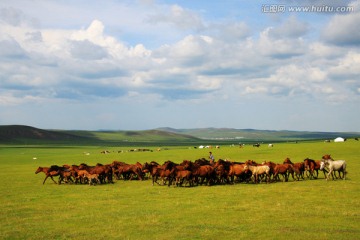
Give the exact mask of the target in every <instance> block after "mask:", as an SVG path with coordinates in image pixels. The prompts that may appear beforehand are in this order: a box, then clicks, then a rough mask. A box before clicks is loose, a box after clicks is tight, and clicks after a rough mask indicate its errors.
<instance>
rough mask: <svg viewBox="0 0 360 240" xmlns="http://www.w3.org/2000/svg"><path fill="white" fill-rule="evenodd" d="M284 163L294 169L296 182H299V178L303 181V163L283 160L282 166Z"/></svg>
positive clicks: (288, 159) (287, 159)
mask: <svg viewBox="0 0 360 240" xmlns="http://www.w3.org/2000/svg"><path fill="white" fill-rule="evenodd" d="M285 163H287V164H291V165H292V166H293V167H294V171H295V176H296V178H297V180H298V181H299V180H300V178H302V179H303V180H304V171H305V164H304V163H303V162H299V163H293V162H291V160H290V158H285V160H284V164H285Z"/></svg>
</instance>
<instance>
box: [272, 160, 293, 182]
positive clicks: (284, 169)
mask: <svg viewBox="0 0 360 240" xmlns="http://www.w3.org/2000/svg"><path fill="white" fill-rule="evenodd" d="M279 174H281V175H282V176H283V177H284V181H285V182H287V181H289V175H290V174H291V176H292V177H293V180H295V177H294V167H293V166H292V165H291V164H287V163H285V164H276V166H275V168H274V179H276V178H277V176H278V175H279Z"/></svg>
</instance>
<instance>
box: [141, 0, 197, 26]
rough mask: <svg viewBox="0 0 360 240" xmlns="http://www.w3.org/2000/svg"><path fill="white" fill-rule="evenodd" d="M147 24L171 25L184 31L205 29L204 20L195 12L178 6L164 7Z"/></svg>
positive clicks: (152, 15) (148, 19) (151, 16)
mask: <svg viewBox="0 0 360 240" xmlns="http://www.w3.org/2000/svg"><path fill="white" fill-rule="evenodd" d="M146 22H149V23H153V24H158V23H165V24H171V25H174V26H175V27H177V28H179V29H182V30H187V29H195V30H201V29H203V28H204V23H203V21H202V19H201V18H200V17H199V16H198V15H197V14H196V13H195V12H193V11H191V10H189V9H185V8H183V7H181V6H179V5H176V4H175V5H172V6H169V7H167V6H164V7H162V8H161V9H159V12H157V13H155V14H151V15H149V16H148V17H147V19H146Z"/></svg>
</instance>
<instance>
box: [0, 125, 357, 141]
mask: <svg viewBox="0 0 360 240" xmlns="http://www.w3.org/2000/svg"><path fill="white" fill-rule="evenodd" d="M339 136H340V137H344V138H354V137H359V136H360V133H343V132H305V131H272V130H256V129H234V128H194V129H175V128H158V129H153V130H144V131H77V130H44V129H39V128H34V127H30V126H23V125H6V126H0V143H2V144H72V145H84V144H90V145H109V144H111V145H134V144H136V145H139V144H141V145H193V144H194V145H197V144H206V143H210V144H215V143H216V144H221V143H229V142H230V143H239V142H243V143H245V142H270V141H271V142H281V141H302V140H315V139H334V138H336V137H339Z"/></svg>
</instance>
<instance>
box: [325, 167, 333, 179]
mask: <svg viewBox="0 0 360 240" xmlns="http://www.w3.org/2000/svg"><path fill="white" fill-rule="evenodd" d="M332 172H333V169H330V171H329V173H328V175H327V178H326V181H327V180H329V178H330V175H331V174H332ZM333 180H334V179H333Z"/></svg>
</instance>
